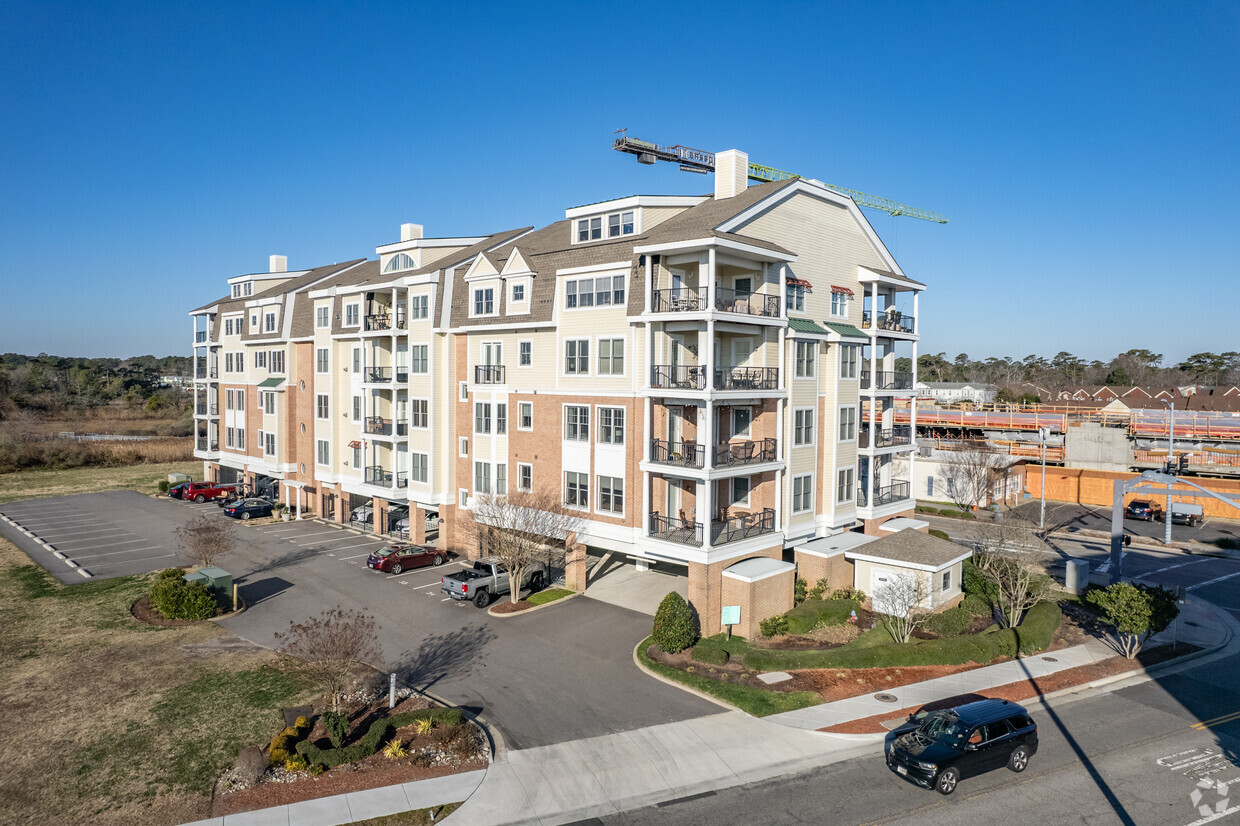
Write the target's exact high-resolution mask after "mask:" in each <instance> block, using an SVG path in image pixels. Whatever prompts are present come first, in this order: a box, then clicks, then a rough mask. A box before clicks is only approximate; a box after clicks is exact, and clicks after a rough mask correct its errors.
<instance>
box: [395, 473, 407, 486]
mask: <svg viewBox="0 0 1240 826" xmlns="http://www.w3.org/2000/svg"><path fill="white" fill-rule="evenodd" d="M396 487H398V488H407V487H409V471H407V470H402V471H399V472H398V473H397V474H396Z"/></svg>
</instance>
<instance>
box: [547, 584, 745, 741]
mask: <svg viewBox="0 0 1240 826" xmlns="http://www.w3.org/2000/svg"><path fill="white" fill-rule="evenodd" d="M557 601H558V600H557ZM645 641H646V638H645V637H642V638H641V639H640V640H638V641H637V644H636V645H634V646H633V662H634V664H636V665H637V667H638V668H639V669H641V671H642V672H643V673H644V674H645V675H646V676H648V677H654V678H655V679H656V680H658V681H659V682H661V683H667V684H668V685H670V686H674V687H676V688H679V689H680V690H681V691H687V692H689V693H690V694H696V695H697V696H698V697H701V698H702V699H703V700H709V701H710V702H712V703H714V704H715V705H717V706H722V707H723V708H725V709H727V710H728V711H739V712H740V713H741V714H744V715H745V716H747V717H753V715H752V714H750V713H749V712H748V711H745V710H744V709H742V708H737V707H736V706H734V705H732V704H731V703H729V702H727V701H726V700H720V699H719V698H718V697H713V696H711V695H710V694H707V693H706V692H704V691H698V690H697V689H696V688H693V687H692V686H687V685H685V684H684V683H680V682H677V681H676V680H673V679H671V678H669V677H664V676H663V675H662V674H659V673H657V672H655V671H651V670H650V669H649V668H647V667H646V665H645V663H643V662H642V661H641V657H638V656H637V652H638V651H639V650H641V647H642V643H643V642H645ZM753 719H755V720H761V719H762V718H761V717H754V718H753Z"/></svg>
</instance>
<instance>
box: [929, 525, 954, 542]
mask: <svg viewBox="0 0 1240 826" xmlns="http://www.w3.org/2000/svg"><path fill="white" fill-rule="evenodd" d="M930 535H931V536H937V537H938V538H939V539H946V540H947V541H948V542H950V541H951V537H950V536H948V535H947V531H941V530H939V529H938V528H931V529H930Z"/></svg>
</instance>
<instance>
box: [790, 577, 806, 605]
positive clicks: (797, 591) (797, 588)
mask: <svg viewBox="0 0 1240 826" xmlns="http://www.w3.org/2000/svg"><path fill="white" fill-rule="evenodd" d="M808 589H809V583H808V582H806V581H805V580H804V579H803V578H802V577H797V578H796V582H794V583H793V584H792V604H793V605H800V604H801V603H802V602H805V592H806V591H807V590H808Z"/></svg>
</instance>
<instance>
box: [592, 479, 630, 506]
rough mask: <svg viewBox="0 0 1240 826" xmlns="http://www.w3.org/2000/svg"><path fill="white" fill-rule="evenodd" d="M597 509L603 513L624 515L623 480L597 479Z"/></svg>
mask: <svg viewBox="0 0 1240 826" xmlns="http://www.w3.org/2000/svg"><path fill="white" fill-rule="evenodd" d="M598 509H599V510H600V511H602V512H603V513H617V514H623V513H624V480H623V479H621V478H620V477H618V476H600V477H598Z"/></svg>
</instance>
